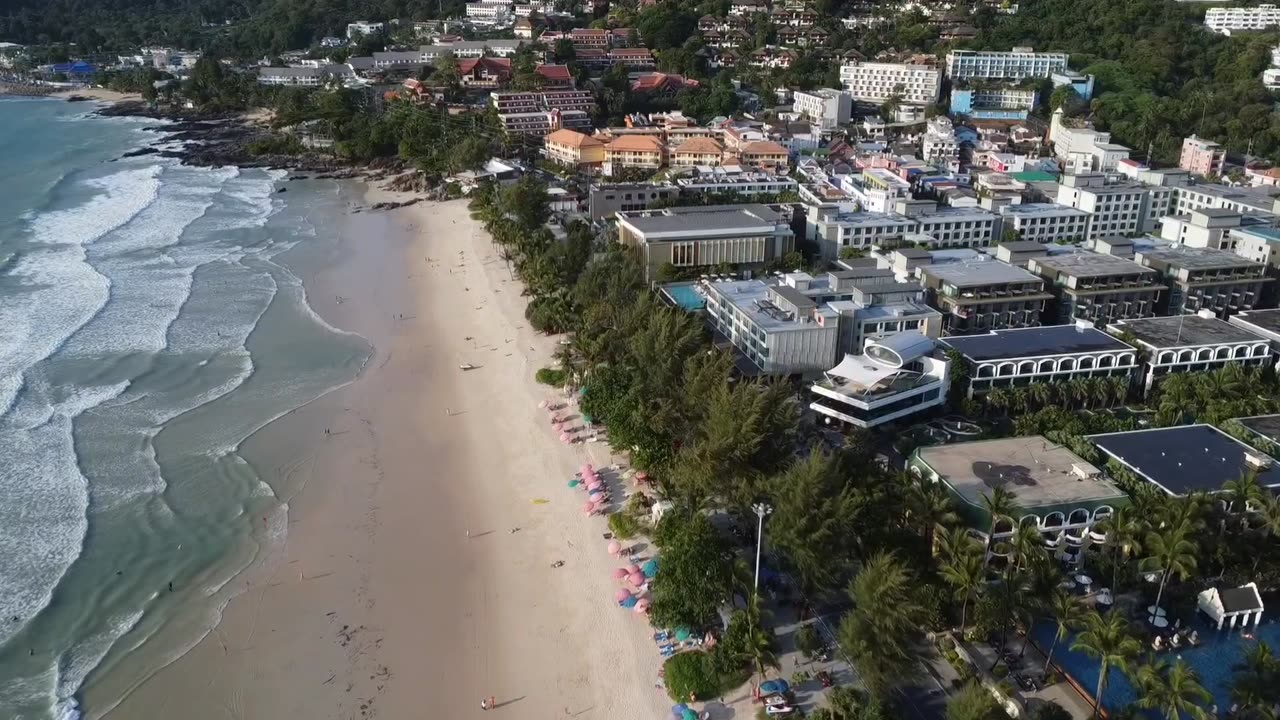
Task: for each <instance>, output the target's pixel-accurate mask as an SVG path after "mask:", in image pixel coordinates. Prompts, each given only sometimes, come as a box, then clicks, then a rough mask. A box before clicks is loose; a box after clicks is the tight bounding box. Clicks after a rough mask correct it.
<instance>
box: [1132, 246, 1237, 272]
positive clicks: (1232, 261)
mask: <svg viewBox="0 0 1280 720" xmlns="http://www.w3.org/2000/svg"><path fill="white" fill-rule="evenodd" d="M1138 255H1140V256H1141V258H1142V259H1143V260H1154V261H1156V262H1158V263H1164V264H1166V265H1169V266H1172V267H1179V268H1187V269H1188V270H1216V269H1219V268H1246V267H1258V266H1259V263H1256V262H1254V261H1252V260H1250V259H1248V258H1244V257H1241V256H1239V255H1237V254H1235V253H1233V252H1231V251H1230V250H1218V249H1216V248H1207V247H1203V248H1201V247H1187V246H1185V245H1179V246H1177V247H1171V248H1161V249H1157V250H1139V251H1138Z"/></svg>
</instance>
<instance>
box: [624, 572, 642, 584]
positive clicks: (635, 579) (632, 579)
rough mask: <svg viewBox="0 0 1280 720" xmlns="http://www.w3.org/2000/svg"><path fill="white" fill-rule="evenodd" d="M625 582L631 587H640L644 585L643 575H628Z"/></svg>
mask: <svg viewBox="0 0 1280 720" xmlns="http://www.w3.org/2000/svg"><path fill="white" fill-rule="evenodd" d="M627 582H629V583H631V584H632V585H635V586H636V587H640V586H641V585H643V584H644V574H643V573H631V574H630V575H628V576H627Z"/></svg>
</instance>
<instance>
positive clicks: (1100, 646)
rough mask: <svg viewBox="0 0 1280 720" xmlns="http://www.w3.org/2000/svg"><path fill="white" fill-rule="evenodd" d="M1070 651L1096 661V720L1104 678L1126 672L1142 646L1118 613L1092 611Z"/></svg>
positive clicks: (1105, 684) (1094, 696)
mask: <svg viewBox="0 0 1280 720" xmlns="http://www.w3.org/2000/svg"><path fill="white" fill-rule="evenodd" d="M1071 649H1072V650H1075V651H1077V652H1082V653H1084V654H1086V655H1091V656H1093V657H1095V658H1097V659H1098V662H1099V665H1100V667H1099V668H1098V687H1097V689H1096V690H1094V693H1093V698H1094V703H1093V717H1095V718H1096V717H1098V716H1099V715H1100V714H1101V712H1102V700H1103V693H1105V692H1106V690H1107V675H1108V674H1109V673H1110V672H1111V669H1112V668H1119V669H1120V670H1121V671H1123V670H1124V669H1125V668H1127V667H1128V666H1129V663H1130V662H1132V660H1133V659H1134V658H1135V657H1137V656H1138V653H1140V652H1142V645H1141V643H1139V642H1138V640H1137V638H1135V637H1133V636H1132V635H1131V634H1129V627H1128V625H1126V624H1125V621H1124V618H1123V617H1122V616H1121V615H1120V614H1119V613H1107V614H1105V615H1102V614H1099V613H1098V612H1097V611H1096V610H1095V611H1092V612H1089V613H1088V614H1087V615H1085V618H1084V629H1083V630H1081V631H1080V634H1079V635H1077V636H1076V640H1075V642H1073V643H1072V644H1071Z"/></svg>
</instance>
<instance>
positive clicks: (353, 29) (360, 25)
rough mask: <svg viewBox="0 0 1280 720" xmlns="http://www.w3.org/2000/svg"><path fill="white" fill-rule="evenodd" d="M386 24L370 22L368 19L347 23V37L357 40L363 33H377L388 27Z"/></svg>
mask: <svg viewBox="0 0 1280 720" xmlns="http://www.w3.org/2000/svg"><path fill="white" fill-rule="evenodd" d="M386 27H387V26H386V25H384V24H383V23H380V22H369V21H367V20H358V21H356V22H353V23H347V39H348V40H355V39H357V38H359V37H360V36H361V35H377V34H378V33H380V32H382V31H383V30H384V29H386Z"/></svg>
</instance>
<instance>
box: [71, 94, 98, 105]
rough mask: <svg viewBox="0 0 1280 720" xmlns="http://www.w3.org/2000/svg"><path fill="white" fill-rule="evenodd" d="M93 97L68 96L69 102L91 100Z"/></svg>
mask: <svg viewBox="0 0 1280 720" xmlns="http://www.w3.org/2000/svg"><path fill="white" fill-rule="evenodd" d="M92 99H93V98H87V97H85V96H83V95H71V96H69V97H67V102H69V103H70V102H89V101H90V100H92Z"/></svg>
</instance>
